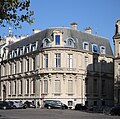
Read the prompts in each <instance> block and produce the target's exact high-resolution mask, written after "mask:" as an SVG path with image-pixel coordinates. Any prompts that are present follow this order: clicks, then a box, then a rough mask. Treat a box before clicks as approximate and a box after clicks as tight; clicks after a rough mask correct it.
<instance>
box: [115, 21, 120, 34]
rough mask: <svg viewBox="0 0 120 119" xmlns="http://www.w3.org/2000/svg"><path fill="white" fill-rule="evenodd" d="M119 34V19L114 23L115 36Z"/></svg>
mask: <svg viewBox="0 0 120 119" xmlns="http://www.w3.org/2000/svg"><path fill="white" fill-rule="evenodd" d="M119 34H120V19H119V20H117V22H116V31H115V35H119Z"/></svg>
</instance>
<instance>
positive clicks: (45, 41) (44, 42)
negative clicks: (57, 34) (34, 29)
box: [43, 38, 50, 48]
mask: <svg viewBox="0 0 120 119" xmlns="http://www.w3.org/2000/svg"><path fill="white" fill-rule="evenodd" d="M43 47H44V48H45V47H50V39H49V38H44V39H43Z"/></svg>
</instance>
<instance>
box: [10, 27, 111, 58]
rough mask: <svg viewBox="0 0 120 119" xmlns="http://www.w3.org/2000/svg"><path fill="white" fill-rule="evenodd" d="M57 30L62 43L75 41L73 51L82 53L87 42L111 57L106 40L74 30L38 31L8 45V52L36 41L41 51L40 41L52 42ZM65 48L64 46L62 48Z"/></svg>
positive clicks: (109, 47) (50, 29) (90, 49)
mask: <svg viewBox="0 0 120 119" xmlns="http://www.w3.org/2000/svg"><path fill="white" fill-rule="evenodd" d="M55 30H59V31H61V32H62V39H63V41H66V39H68V38H73V39H74V41H75V47H74V48H75V49H76V50H81V51H83V42H88V43H89V45H92V44H96V45H97V46H98V47H100V46H104V47H105V48H106V55H109V56H113V53H112V49H111V46H110V42H109V40H108V39H106V38H103V37H100V36H97V35H93V34H89V33H85V32H81V31H79V30H75V29H72V28H65V27H63V28H49V29H46V30H43V31H40V32H39V33H36V34H33V35H31V36H29V37H27V38H25V39H23V40H20V41H18V42H16V43H14V44H11V45H9V46H8V47H9V51H12V50H15V49H17V48H20V47H22V46H27V45H29V44H31V43H34V42H36V41H38V49H42V48H43V45H42V43H43V42H42V41H43V39H44V38H49V39H50V40H51V41H53V31H55ZM64 47H66V46H64ZM89 52H92V48H91V47H89Z"/></svg>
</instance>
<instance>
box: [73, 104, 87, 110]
mask: <svg viewBox="0 0 120 119" xmlns="http://www.w3.org/2000/svg"><path fill="white" fill-rule="evenodd" d="M86 109H87V107H86V106H85V105H84V106H83V105H82V104H76V105H75V110H86Z"/></svg>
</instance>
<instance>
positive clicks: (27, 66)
mask: <svg viewBox="0 0 120 119" xmlns="http://www.w3.org/2000/svg"><path fill="white" fill-rule="evenodd" d="M26 71H29V58H27V59H26Z"/></svg>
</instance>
